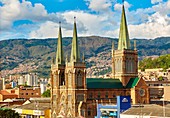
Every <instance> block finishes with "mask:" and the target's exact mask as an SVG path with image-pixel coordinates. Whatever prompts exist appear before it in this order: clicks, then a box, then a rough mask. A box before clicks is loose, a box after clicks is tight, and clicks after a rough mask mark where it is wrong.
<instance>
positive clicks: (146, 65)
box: [139, 54, 170, 71]
mask: <svg viewBox="0 0 170 118" xmlns="http://www.w3.org/2000/svg"><path fill="white" fill-rule="evenodd" d="M139 68H140V69H141V70H145V69H152V68H163V69H164V71H165V70H166V69H168V68H170V54H167V55H162V56H160V57H158V58H156V59H152V58H146V59H144V60H142V61H140V62H139Z"/></svg>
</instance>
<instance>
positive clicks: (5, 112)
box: [0, 109, 20, 118]
mask: <svg viewBox="0 0 170 118" xmlns="http://www.w3.org/2000/svg"><path fill="white" fill-rule="evenodd" d="M0 118H20V116H19V114H18V113H17V112H15V111H14V110H11V109H0Z"/></svg>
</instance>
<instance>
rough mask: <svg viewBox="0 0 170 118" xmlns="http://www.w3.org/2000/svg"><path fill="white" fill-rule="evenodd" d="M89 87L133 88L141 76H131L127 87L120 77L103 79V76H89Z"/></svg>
mask: <svg viewBox="0 0 170 118" xmlns="http://www.w3.org/2000/svg"><path fill="white" fill-rule="evenodd" d="M86 80H87V81H86V83H87V89H96V88H102V89H104V88H105V89H108V88H110V89H122V88H133V87H135V86H136V85H137V83H138V81H139V78H131V79H130V80H129V82H128V84H127V86H126V87H124V86H123V85H122V82H121V81H120V80H119V79H113V78H109V79H103V78H87V79H86Z"/></svg>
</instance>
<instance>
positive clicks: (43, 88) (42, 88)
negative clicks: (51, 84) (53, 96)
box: [40, 82, 47, 94]
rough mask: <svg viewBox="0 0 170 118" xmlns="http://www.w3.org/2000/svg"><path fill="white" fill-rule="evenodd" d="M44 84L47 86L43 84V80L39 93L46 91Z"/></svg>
mask: <svg viewBox="0 0 170 118" xmlns="http://www.w3.org/2000/svg"><path fill="white" fill-rule="evenodd" d="M46 86H47V84H45V82H42V83H41V84H40V88H41V94H42V93H44V92H45V91H46Z"/></svg>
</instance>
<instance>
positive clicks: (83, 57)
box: [82, 52, 85, 62]
mask: <svg viewBox="0 0 170 118" xmlns="http://www.w3.org/2000/svg"><path fill="white" fill-rule="evenodd" d="M82 61H83V62H85V56H84V52H83V55H82Z"/></svg>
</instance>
